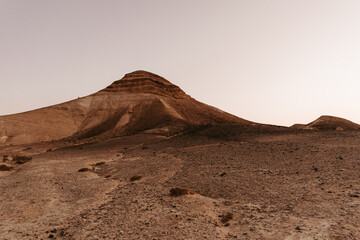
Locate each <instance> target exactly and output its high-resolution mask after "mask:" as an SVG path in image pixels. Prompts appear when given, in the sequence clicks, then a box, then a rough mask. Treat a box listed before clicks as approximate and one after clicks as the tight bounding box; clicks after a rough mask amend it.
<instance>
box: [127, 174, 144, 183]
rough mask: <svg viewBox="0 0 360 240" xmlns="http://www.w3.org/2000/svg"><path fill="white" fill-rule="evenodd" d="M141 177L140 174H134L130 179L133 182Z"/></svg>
mask: <svg viewBox="0 0 360 240" xmlns="http://www.w3.org/2000/svg"><path fill="white" fill-rule="evenodd" d="M142 178H143V177H142V176H140V175H136V176H132V177H131V178H130V181H132V182H134V181H137V180H140V179H142Z"/></svg>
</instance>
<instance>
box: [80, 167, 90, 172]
mask: <svg viewBox="0 0 360 240" xmlns="http://www.w3.org/2000/svg"><path fill="white" fill-rule="evenodd" d="M90 171H91V170H90V169H89V168H80V169H79V170H78V172H90Z"/></svg>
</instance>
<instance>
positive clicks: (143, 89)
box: [102, 70, 189, 98]
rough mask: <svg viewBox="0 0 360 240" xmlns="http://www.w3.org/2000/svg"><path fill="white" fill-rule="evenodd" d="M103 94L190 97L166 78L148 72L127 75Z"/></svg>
mask: <svg viewBox="0 0 360 240" xmlns="http://www.w3.org/2000/svg"><path fill="white" fill-rule="evenodd" d="M102 91H103V92H128V93H153V94H158V95H163V96H168V97H173V98H186V97H189V96H188V95H186V94H185V92H184V91H183V90H181V89H180V88H179V87H178V86H176V85H174V84H172V83H171V82H169V81H168V80H166V79H165V78H163V77H161V76H159V75H156V74H154V73H150V72H147V71H142V70H140V71H135V72H132V73H128V74H126V75H125V76H124V77H123V78H122V79H120V80H118V81H115V82H114V83H112V84H111V85H110V86H108V87H107V88H105V89H104V90H102Z"/></svg>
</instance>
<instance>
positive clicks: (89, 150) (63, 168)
mask: <svg viewBox="0 0 360 240" xmlns="http://www.w3.org/2000/svg"><path fill="white" fill-rule="evenodd" d="M209 136H210V137H209ZM66 144H67V143H51V144H50V143H48V144H46V143H41V144H37V145H32V146H12V147H6V148H5V147H2V148H0V153H2V155H5V154H6V155H9V156H12V155H14V154H16V155H19V154H21V155H32V156H33V159H32V160H31V161H29V162H27V163H25V164H22V165H19V164H15V163H14V162H11V161H10V160H8V161H7V162H6V163H7V164H11V165H12V166H14V167H15V168H14V169H13V170H11V171H9V172H6V173H5V172H1V173H2V175H0V186H1V188H0V218H1V219H2V220H1V222H0V239H48V238H56V239H274V240H275V239H334V240H335V239H336V240H338V239H360V219H359V218H360V198H359V195H360V132H336V131H328V132H319V131H304V132H297V133H295V132H281V131H280V132H277V133H257V134H254V133H251V134H250V133H246V134H245V133H244V134H239V135H236V136H232V137H231V138H223V137H216V136H215V135H211V134H203V133H201V131H200V132H196V131H195V132H192V133H188V134H187V135H183V136H177V137H172V138H164V137H158V136H156V135H151V134H147V135H146V134H142V135H135V136H132V137H121V138H114V139H110V140H106V141H102V142H98V143H91V144H90V143H89V144H83V145H77V146H66ZM49 148H52V149H53V150H52V151H50V152H46V149H49ZM82 168H88V169H89V170H90V171H85V172H78V170H79V169H82ZM136 175H140V176H142V178H141V179H140V180H137V181H131V180H130V178H131V177H133V176H136ZM174 187H182V188H186V189H189V190H191V191H194V192H195V194H190V195H186V196H180V197H174V196H170V194H169V191H170V189H171V188H174ZM227 213H231V214H233V218H232V219H229V221H228V222H226V221H225V222H222V221H221V219H222V217H223V216H224V215H226V214H227Z"/></svg>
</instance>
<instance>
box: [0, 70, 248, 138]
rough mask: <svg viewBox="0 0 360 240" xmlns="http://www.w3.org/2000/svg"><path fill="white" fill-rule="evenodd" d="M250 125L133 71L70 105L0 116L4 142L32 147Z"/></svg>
mask: <svg viewBox="0 0 360 240" xmlns="http://www.w3.org/2000/svg"><path fill="white" fill-rule="evenodd" d="M217 123H238V124H251V122H249V121H247V120H244V119H241V118H238V117H236V116H233V115H231V114H228V113H226V112H223V111H221V110H219V109H217V108H214V107H211V106H209V105H206V104H204V103H201V102H198V101H196V100H195V99H193V98H192V97H190V96H189V95H187V94H186V93H185V92H184V91H182V90H181V89H180V88H179V87H178V86H176V85H174V84H172V83H171V82H169V81H168V80H166V79H164V78H163V77H161V76H158V75H156V74H153V73H150V72H146V71H135V72H132V73H129V74H126V75H125V76H124V77H123V78H122V79H120V80H118V81H115V82H114V83H112V84H111V85H110V86H108V87H107V88H105V89H103V90H101V91H99V92H97V93H94V94H92V95H89V96H86V97H83V98H79V99H76V100H73V101H69V102H66V103H62V104H58V105H54V106H50V107H45V108H41V109H37V110H34V111H29V112H25V113H20V114H13V115H7V116H1V117H0V143H2V144H28V143H35V142H40V141H53V140H59V139H64V138H72V139H85V138H93V137H104V138H105V137H106V138H107V137H112V136H124V135H132V134H135V133H139V132H147V133H154V134H163V135H171V134H174V133H177V132H179V131H182V130H184V129H186V128H188V127H189V126H194V125H200V124H217Z"/></svg>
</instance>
